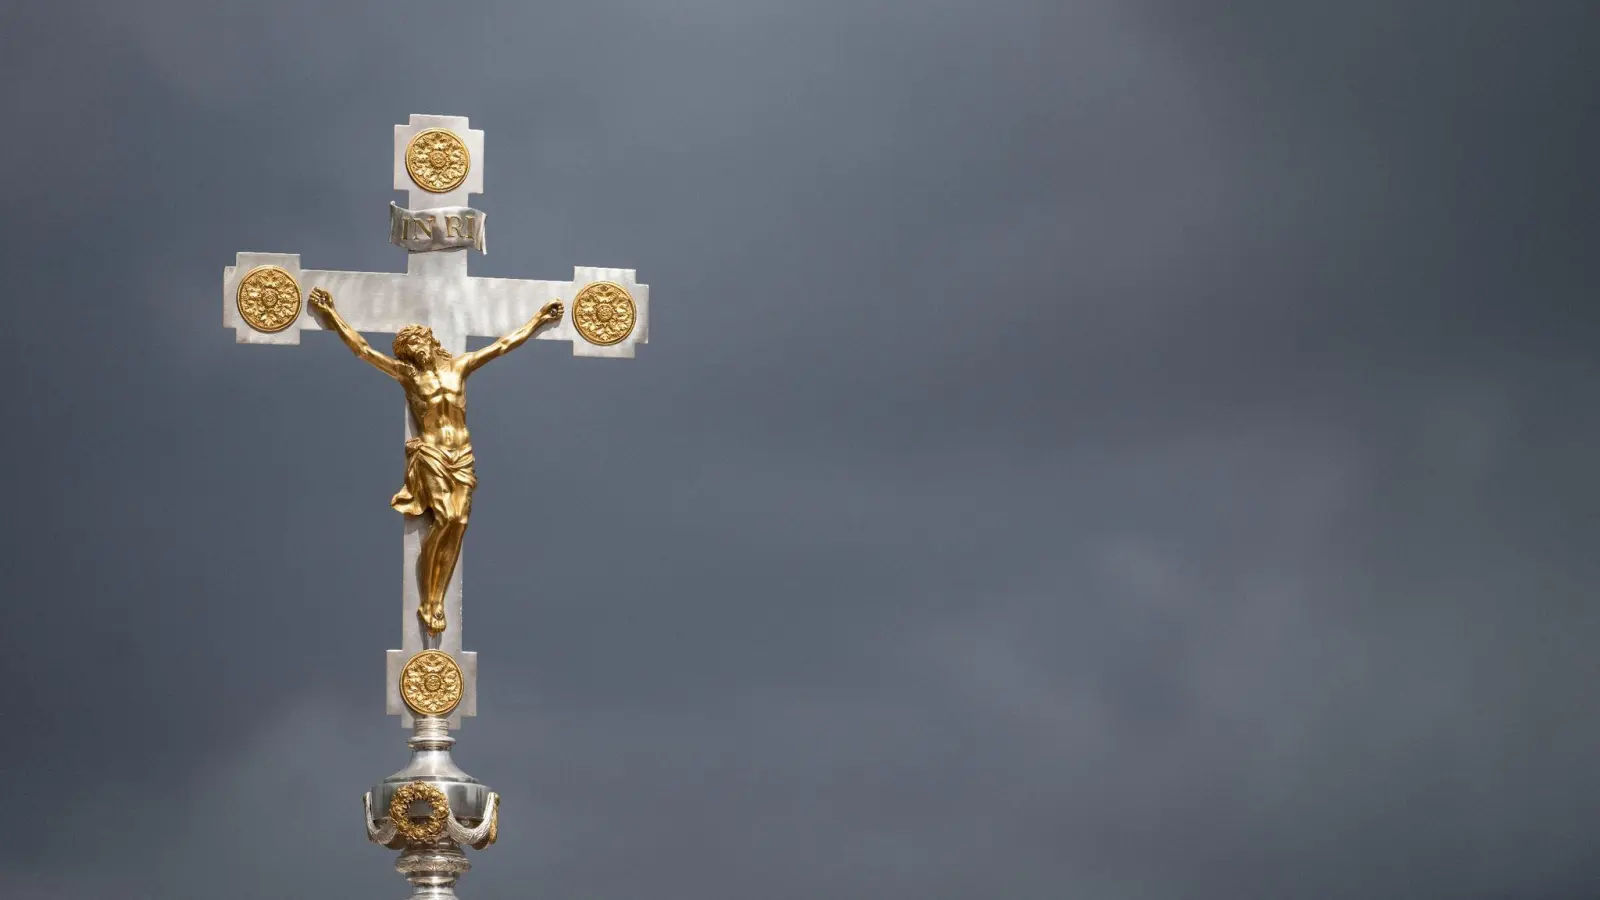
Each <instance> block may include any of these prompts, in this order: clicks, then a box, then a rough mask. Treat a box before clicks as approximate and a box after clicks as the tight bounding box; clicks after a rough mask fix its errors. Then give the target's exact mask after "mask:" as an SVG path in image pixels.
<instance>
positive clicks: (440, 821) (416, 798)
mask: <svg viewBox="0 0 1600 900" xmlns="http://www.w3.org/2000/svg"><path fill="white" fill-rule="evenodd" d="M418 802H420V803H423V804H426V805H427V807H428V814H427V815H426V816H420V817H413V816H412V815H411V805H412V804H413V803H418ZM449 820H450V802H449V801H448V800H446V799H445V797H444V794H443V793H441V792H440V791H439V789H438V788H436V787H434V786H433V785H431V784H428V783H427V782H426V781H413V782H411V783H410V784H408V785H405V786H403V787H401V788H400V789H399V790H397V791H395V792H394V796H393V797H391V798H390V799H389V822H390V823H391V824H393V825H394V829H395V831H396V832H397V833H398V834H399V835H400V836H401V837H403V838H405V839H406V840H407V841H409V842H411V843H413V844H425V843H427V842H428V841H435V840H438V839H439V837H440V836H441V835H443V834H444V833H445V829H446V828H447V827H448V822H449Z"/></svg>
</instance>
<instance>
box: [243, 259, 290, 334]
mask: <svg viewBox="0 0 1600 900" xmlns="http://www.w3.org/2000/svg"><path fill="white" fill-rule="evenodd" d="M238 303H239V315H240V316H241V317H243V318H244V320H245V322H246V323H247V324H249V326H250V327H251V328H254V329H255V330H257V331H262V332H266V333H267V334H271V333H272V332H274V331H282V330H284V329H285V328H288V327H289V324H290V323H291V322H293V321H294V320H295V317H296V316H298V315H300V283H299V282H297V281H295V280H294V276H293V275H290V274H289V272H288V271H287V270H285V269H281V268H279V267H277V266H256V267H255V268H254V269H251V270H250V271H249V272H246V273H245V276H244V277H243V278H241V279H239V298H238Z"/></svg>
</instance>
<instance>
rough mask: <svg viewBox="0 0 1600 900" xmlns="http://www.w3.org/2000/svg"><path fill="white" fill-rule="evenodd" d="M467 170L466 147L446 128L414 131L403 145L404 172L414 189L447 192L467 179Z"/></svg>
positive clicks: (468, 166) (469, 158)
mask: <svg viewBox="0 0 1600 900" xmlns="http://www.w3.org/2000/svg"><path fill="white" fill-rule="evenodd" d="M471 169H472V154H471V153H469V152H468V151H467V145H466V144H465V143H464V142H463V141H462V140H461V138H459V137H457V136H456V133H455V132H453V131H451V130H450V129H448V128H429V129H428V130H426V131H421V132H418V133H417V135H416V136H415V137H413V138H412V139H411V143H409V144H407V145H406V172H407V174H409V175H410V176H411V180H412V181H414V182H416V185H417V187H419V188H422V189H423V190H425V191H428V192H430V193H434V194H448V193H450V192H451V191H453V190H455V189H456V188H458V187H460V186H461V183H462V182H463V181H466V180H467V172H468V171H470V170H471Z"/></svg>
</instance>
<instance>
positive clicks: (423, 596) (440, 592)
mask: <svg viewBox="0 0 1600 900" xmlns="http://www.w3.org/2000/svg"><path fill="white" fill-rule="evenodd" d="M449 529H450V526H449V523H448V522H447V521H446V520H445V519H443V518H442V517H440V516H438V515H434V516H432V522H430V523H429V527H428V533H427V535H426V536H424V537H423V539H422V552H421V553H419V554H417V593H418V594H419V595H420V596H419V597H418V599H419V600H420V601H421V602H420V603H418V605H417V618H419V619H421V620H422V627H423V628H426V629H427V630H428V631H429V633H431V634H438V633H440V632H442V631H444V627H445V620H444V595H445V591H446V590H448V589H449V587H450V573H451V571H452V570H454V569H455V557H454V554H448V555H450V559H449V560H448V561H446V560H442V559H441V558H440V557H442V556H445V555H447V551H446V549H445V548H446V547H447V546H448V544H449V542H448V540H447V539H446V532H447V531H449ZM459 546H460V545H459V543H458V544H457V547H459Z"/></svg>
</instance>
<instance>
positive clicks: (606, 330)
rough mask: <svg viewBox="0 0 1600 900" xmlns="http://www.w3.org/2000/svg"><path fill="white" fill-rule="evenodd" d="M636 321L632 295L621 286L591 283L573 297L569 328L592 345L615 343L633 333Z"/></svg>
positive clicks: (611, 283) (636, 314) (600, 282)
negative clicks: (576, 331) (576, 330)
mask: <svg viewBox="0 0 1600 900" xmlns="http://www.w3.org/2000/svg"><path fill="white" fill-rule="evenodd" d="M637 321H638V309H637V308H636V307H635V306H634V305H633V296H632V295H631V294H629V293H628V289H627V288H625V287H623V286H622V285H620V284H616V283H614V282H610V281H592V282H590V283H588V284H586V285H584V286H583V290H581V291H579V292H578V296H576V297H574V298H572V327H574V328H576V329H578V333H579V334H581V335H583V339H584V340H586V341H588V342H589V343H591V344H599V345H600V346H602V347H604V346H607V345H609V344H615V343H617V342H618V341H621V340H622V339H623V338H626V337H627V336H628V335H630V334H632V333H633V326H634V323H635V322H637Z"/></svg>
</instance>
